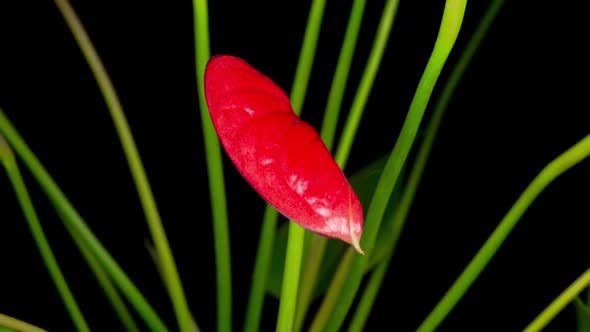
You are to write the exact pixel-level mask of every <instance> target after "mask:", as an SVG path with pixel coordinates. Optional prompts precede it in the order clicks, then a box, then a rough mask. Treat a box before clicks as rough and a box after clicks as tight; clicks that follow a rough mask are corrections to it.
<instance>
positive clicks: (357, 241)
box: [351, 233, 365, 256]
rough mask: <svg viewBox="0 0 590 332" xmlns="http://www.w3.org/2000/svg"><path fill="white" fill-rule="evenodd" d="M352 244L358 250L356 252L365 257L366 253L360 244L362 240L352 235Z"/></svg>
mask: <svg viewBox="0 0 590 332" xmlns="http://www.w3.org/2000/svg"><path fill="white" fill-rule="evenodd" d="M351 240H352V241H351V242H352V243H351V244H352V246H353V247H354V249H356V251H357V252H358V253H359V254H361V255H363V256H364V255H365V252H364V251H363V249H362V248H361V243H360V238H359V237H358V236H356V235H355V234H354V233H352V234H351Z"/></svg>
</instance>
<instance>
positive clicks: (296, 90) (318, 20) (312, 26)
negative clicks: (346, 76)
mask: <svg viewBox="0 0 590 332" xmlns="http://www.w3.org/2000/svg"><path fill="white" fill-rule="evenodd" d="M325 7H326V0H314V1H313V2H312V4H311V10H310V13H309V18H308V19H307V27H306V28H305V35H304V37H303V45H302V46H301V53H300V54H299V62H298V63H297V70H296V71H295V78H294V79H293V86H292V87H291V93H290V94H289V97H290V99H291V105H292V106H293V110H294V111H295V114H297V115H301V110H302V109H303V102H304V101H305V94H306V93H307V86H308V82H309V76H310V74H311V67H312V66H313V60H314V58H315V50H316V48H317V44H318V37H319V35H320V27H321V25H322V18H323V17H324V8H325Z"/></svg>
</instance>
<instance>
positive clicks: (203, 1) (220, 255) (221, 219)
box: [193, 0, 232, 332]
mask: <svg viewBox="0 0 590 332" xmlns="http://www.w3.org/2000/svg"><path fill="white" fill-rule="evenodd" d="M193 24H194V36H195V65H196V69H197V72H196V79H197V88H198V94H199V111H200V115H201V127H202V129H203V138H204V141H205V155H206V162H207V175H208V179H209V197H210V198H211V208H212V214H213V235H214V237H215V238H214V241H215V267H216V269H217V271H216V277H217V331H219V332H230V331H231V330H232V320H231V319H228V317H232V275H231V252H230V237H229V225H228V216H227V201H226V194H225V179H224V175H223V163H222V157H221V146H220V144H219V139H218V138H217V133H216V132H215V128H214V127H213V123H212V122H211V117H210V116H209V111H208V108H207V101H206V100H205V90H204V86H203V83H204V81H205V67H206V66H207V61H209V57H210V46H209V10H208V8H207V0H193Z"/></svg>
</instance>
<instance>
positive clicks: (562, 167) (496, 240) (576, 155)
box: [418, 135, 590, 331]
mask: <svg viewBox="0 0 590 332" xmlns="http://www.w3.org/2000/svg"><path fill="white" fill-rule="evenodd" d="M588 155H590V135H588V136H586V137H584V138H583V139H582V140H581V141H579V142H578V143H577V144H575V145H574V146H572V147H571V148H569V149H568V150H567V151H565V152H564V153H563V154H561V155H560V156H559V157H557V158H556V159H554V160H553V161H552V162H550V163H549V164H548V165H547V166H545V168H543V170H542V171H541V172H540V173H539V175H537V177H536V178H535V179H534V180H533V181H532V182H531V183H530V184H529V186H528V187H527V188H526V189H525V190H524V192H523V193H522V194H521V195H520V197H519V198H518V200H517V201H516V202H515V203H514V205H513V206H512V208H511V209H510V210H509V211H508V213H507V214H506V216H505V217H504V218H503V219H502V221H500V224H499V225H498V227H496V229H495V230H494V232H493V233H492V234H491V235H490V237H489V238H488V239H487V240H486V242H485V243H484V244H483V246H482V247H481V248H480V249H479V251H478V252H477V254H476V255H475V256H474V257H473V259H472V260H471V262H469V264H468V265H467V267H466V268H465V269H464V270H463V272H462V273H461V275H460V276H459V278H457V280H455V282H454V283H453V285H452V286H451V288H450V289H449V290H448V291H447V292H446V294H445V295H444V296H443V298H442V299H441V300H440V301H439V303H438V304H437V305H436V307H435V308H434V309H433V310H432V312H431V313H430V314H429V315H428V317H426V319H425V320H424V322H422V324H421V325H420V327H419V328H418V331H433V330H434V329H436V327H437V326H438V325H439V324H440V322H441V321H442V320H443V319H444V318H445V317H446V316H447V315H448V313H449V312H450V311H451V310H452V309H453V308H454V307H455V305H456V304H457V302H459V300H460V299H461V298H462V297H463V295H464V294H465V292H466V291H467V289H469V287H471V284H473V282H474V281H475V279H477V277H478V276H479V274H480V273H481V271H483V269H484V268H485V267H486V265H487V264H488V262H489V261H490V260H491V259H492V257H493V256H494V254H495V253H496V251H497V250H498V248H499V247H500V246H501V245H502V243H503V242H504V240H505V239H506V237H507V236H508V235H509V234H510V232H511V231H512V229H513V228H514V226H515V225H516V223H517V222H518V221H519V220H520V218H521V217H522V215H523V214H524V213H525V211H526V210H527V209H528V207H529V206H530V205H531V204H532V202H533V201H534V200H535V199H536V198H537V196H539V194H540V193H541V192H542V191H543V190H544V189H545V187H547V185H549V183H551V182H552V181H553V180H554V179H555V178H556V177H558V176H559V175H561V174H562V173H563V172H565V171H566V170H568V169H569V168H571V167H572V166H574V165H575V164H577V163H579V162H580V161H582V160H583V159H584V158H586V157H588Z"/></svg>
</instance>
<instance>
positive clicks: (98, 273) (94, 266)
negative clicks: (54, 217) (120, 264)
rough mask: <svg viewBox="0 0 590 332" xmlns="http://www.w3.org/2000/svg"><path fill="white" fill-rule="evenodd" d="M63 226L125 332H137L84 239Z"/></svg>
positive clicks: (122, 302) (125, 306)
mask: <svg viewBox="0 0 590 332" xmlns="http://www.w3.org/2000/svg"><path fill="white" fill-rule="evenodd" d="M60 218H62V221H63V219H64V216H62V215H61V214H60ZM64 224H65V225H66V228H67V230H68V232H69V233H70V236H71V237H72V239H73V240H74V242H75V243H76V246H77V247H78V248H79V250H80V252H81V253H82V256H84V259H85V260H86V263H87V264H88V266H89V267H90V269H91V270H92V273H93V274H94V277H95V278H96V280H97V281H98V284H99V285H100V288H101V289H102V291H103V292H104V294H105V296H106V297H107V299H108V301H109V302H110V304H111V306H112V307H113V310H114V311H115V314H116V315H117V317H119V321H121V325H123V327H124V328H125V331H128V332H139V331H140V329H139V327H138V326H137V323H136V322H135V320H134V319H133V315H131V312H130V311H129V309H128V308H127V305H126V304H125V301H123V299H122V298H121V296H120V295H119V292H118V291H117V289H116V288H115V285H113V283H112V282H111V279H110V278H109V276H108V274H107V273H106V272H105V270H104V269H103V268H102V266H101V265H100V263H99V262H98V261H97V260H96V258H95V257H94V256H93V255H92V252H90V250H89V249H88V247H87V246H86V244H85V243H84V239H82V238H80V237H78V236H76V232H75V231H74V230H73V228H72V227H71V226H70V225H69V224H68V223H67V222H64Z"/></svg>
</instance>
